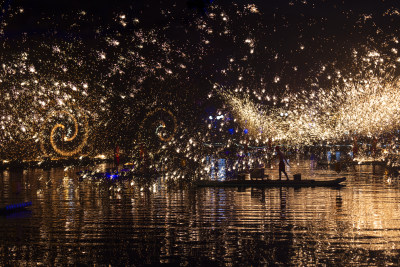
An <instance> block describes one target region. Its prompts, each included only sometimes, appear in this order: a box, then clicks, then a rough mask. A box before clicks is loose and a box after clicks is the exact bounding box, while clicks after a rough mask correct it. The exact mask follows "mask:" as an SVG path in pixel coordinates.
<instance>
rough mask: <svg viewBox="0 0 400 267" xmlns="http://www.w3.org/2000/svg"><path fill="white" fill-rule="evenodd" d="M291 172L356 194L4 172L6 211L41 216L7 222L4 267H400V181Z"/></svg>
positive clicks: (359, 173) (353, 170)
mask: <svg viewBox="0 0 400 267" xmlns="http://www.w3.org/2000/svg"><path fill="white" fill-rule="evenodd" d="M297 163H298V164H297ZM292 165H293V166H294V167H293V168H295V170H293V172H300V173H302V174H304V175H305V176H307V177H313V178H315V179H328V178H332V177H338V176H340V177H341V176H346V177H347V178H348V180H347V186H346V187H344V188H341V189H334V188H297V189H296V188H267V189H255V188H246V189H237V188H201V189H195V188H185V189H179V188H168V187H166V185H165V184H164V183H163V181H162V180H161V179H160V180H159V181H157V184H155V185H154V186H152V187H151V188H144V187H139V186H138V185H136V184H135V183H132V182H131V181H123V182H117V183H115V182H114V183H113V182H109V181H83V182H80V181H79V180H78V179H77V178H76V176H75V171H76V170H74V169H67V170H64V169H49V170H45V171H43V170H38V169H35V170H25V171H23V172H10V171H4V172H1V173H0V197H1V206H4V205H6V204H10V203H15V202H23V201H32V202H33V206H32V207H31V208H30V209H29V210H30V211H27V213H16V214H13V215H12V216H8V217H5V216H2V217H0V232H1V233H0V262H1V263H2V264H3V265H26V264H32V265H33V264H43V265H50V266H52V265H68V264H71V265H73V264H88V265H94V264H97V265H108V264H111V265H136V266H143V265H145V264H152V263H175V264H180V265H189V264H193V265H199V264H203V265H211V264H220V265H237V264H240V265H258V264H260V263H265V264H281V265H323V264H328V265H331V264H338V265H360V264H364V263H366V264H369V265H386V264H387V265H389V264H393V265H398V264H399V260H398V259H399V254H400V224H399V221H400V190H399V189H400V186H399V182H398V178H396V177H389V175H388V174H387V173H385V169H384V168H383V167H381V166H376V167H373V166H352V167H349V168H348V169H347V170H344V171H343V172H341V173H340V174H337V173H336V172H335V171H334V170H330V169H319V168H317V167H316V164H314V163H312V162H310V161H298V162H293V163H292ZM105 167H106V166H99V168H100V169H101V168H105ZM271 172H272V175H273V173H274V172H276V170H274V169H272V171H271ZM216 173H217V172H216ZM216 175H217V174H216ZM389 181H390V182H389Z"/></svg>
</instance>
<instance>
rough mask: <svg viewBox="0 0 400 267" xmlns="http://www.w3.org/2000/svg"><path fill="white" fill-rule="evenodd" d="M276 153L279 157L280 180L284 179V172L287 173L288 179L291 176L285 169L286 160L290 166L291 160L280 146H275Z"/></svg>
mask: <svg viewBox="0 0 400 267" xmlns="http://www.w3.org/2000/svg"><path fill="white" fill-rule="evenodd" d="M275 150H276V154H277V155H278V157H279V180H282V172H283V173H284V174H285V175H286V179H287V180H289V177H288V175H287V173H286V170H285V162H286V164H287V165H288V166H290V164H289V162H288V161H287V159H286V157H285V155H284V154H283V153H282V151H281V150H280V148H279V146H276V147H275Z"/></svg>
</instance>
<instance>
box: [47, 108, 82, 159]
mask: <svg viewBox="0 0 400 267" xmlns="http://www.w3.org/2000/svg"><path fill="white" fill-rule="evenodd" d="M75 113H76V116H74V114H72V112H70V111H67V110H53V111H51V112H50V113H49V114H48V115H47V117H46V120H45V121H44V123H43V125H42V127H41V133H40V135H41V138H40V148H41V150H42V153H43V154H44V155H48V154H49V153H48V152H49V151H48V150H47V149H46V147H45V145H46V141H47V139H48V140H49V142H50V146H51V148H52V150H53V151H54V152H55V153H57V154H58V155H60V156H64V157H70V156H73V155H76V154H78V153H80V152H81V151H82V149H83V148H84V147H85V146H86V144H87V140H88V138H89V122H88V118H87V115H86V114H85V113H84V112H83V111H82V110H80V109H79V108H78V109H76V110H75ZM65 117H66V118H69V119H71V120H72V124H73V126H72V127H68V126H66V125H65V124H66V122H67V120H66V119H65ZM76 117H78V118H79V119H80V120H81V122H82V123H81V125H82V126H81V128H82V131H83V136H82V138H81V139H80V140H79V141H78V144H74V145H73V148H72V149H66V148H64V147H63V146H62V147H61V148H60V145H59V144H58V143H57V140H56V136H57V134H58V133H59V131H60V130H61V131H62V136H61V142H62V143H64V142H66V143H67V144H68V145H69V144H72V142H73V141H74V140H76V139H78V134H79V131H80V127H79V122H78V120H77V118H76ZM54 120H62V122H61V123H60V122H58V121H57V122H56V123H55V125H54V126H53V127H52V128H51V130H50V134H49V135H46V130H47V129H48V127H47V126H48V124H49V123H50V122H52V121H54ZM50 127H51V125H50ZM69 128H72V129H73V131H72V135H71V136H68V135H64V133H65V131H67V130H68V129H69Z"/></svg>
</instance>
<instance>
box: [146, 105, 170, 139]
mask: <svg viewBox="0 0 400 267" xmlns="http://www.w3.org/2000/svg"><path fill="white" fill-rule="evenodd" d="M164 115H167V117H168V122H169V123H166V121H165V120H166V119H167V118H166V117H165V116H164ZM151 118H155V119H156V123H154V124H152V125H151V126H150V127H156V129H155V130H154V133H155V134H156V136H157V138H158V139H159V140H160V141H163V142H168V141H171V140H172V138H173V137H174V135H175V133H176V129H177V120H176V117H175V115H174V114H173V113H172V112H171V111H170V110H168V109H165V108H156V109H155V110H153V111H150V112H148V113H147V114H146V116H145V118H144V120H143V121H142V124H141V126H140V136H139V139H143V137H144V136H143V133H144V132H149V131H151V132H152V131H153V129H152V128H150V129H147V127H146V123H147V122H148V121H149V120H150V119H151ZM171 124H172V125H171ZM167 125H168V126H170V125H171V126H172V129H171V130H170V131H169V134H167V135H163V133H162V129H167V128H170V127H168V126H167Z"/></svg>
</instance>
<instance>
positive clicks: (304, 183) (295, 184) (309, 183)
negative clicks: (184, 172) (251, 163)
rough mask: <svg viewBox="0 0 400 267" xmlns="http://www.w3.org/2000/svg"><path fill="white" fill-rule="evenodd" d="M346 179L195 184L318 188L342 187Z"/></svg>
mask: <svg viewBox="0 0 400 267" xmlns="http://www.w3.org/2000/svg"><path fill="white" fill-rule="evenodd" d="M345 180H346V177H342V178H337V179H331V180H326V181H320V180H228V181H208V180H200V181H197V182H196V183H195V185H196V186H198V187H316V186H340V183H341V182H343V181H345Z"/></svg>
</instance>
